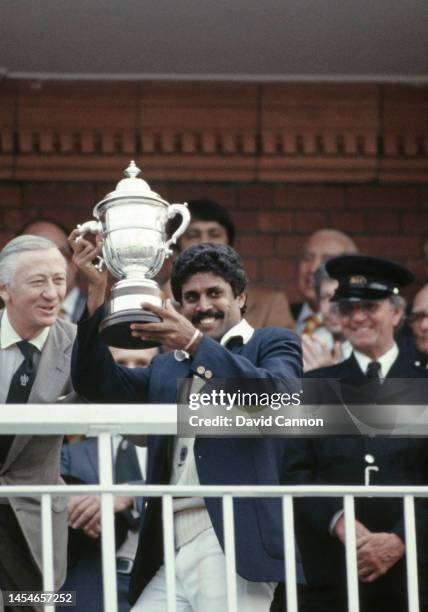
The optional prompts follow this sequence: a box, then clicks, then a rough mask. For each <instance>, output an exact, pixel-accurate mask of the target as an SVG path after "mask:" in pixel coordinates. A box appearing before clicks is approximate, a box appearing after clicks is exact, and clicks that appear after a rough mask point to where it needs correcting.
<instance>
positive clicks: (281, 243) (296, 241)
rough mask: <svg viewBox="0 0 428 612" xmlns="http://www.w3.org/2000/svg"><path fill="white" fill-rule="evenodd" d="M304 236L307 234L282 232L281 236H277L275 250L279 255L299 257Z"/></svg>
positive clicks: (304, 239)
mask: <svg viewBox="0 0 428 612" xmlns="http://www.w3.org/2000/svg"><path fill="white" fill-rule="evenodd" d="M308 236H309V234H308ZM306 238H307V236H302V235H300V236H295V235H293V234H282V235H281V236H277V237H276V247H275V252H276V254H277V255H280V256H284V255H285V256H293V257H300V255H301V254H302V251H303V247H304V244H305V242H306Z"/></svg>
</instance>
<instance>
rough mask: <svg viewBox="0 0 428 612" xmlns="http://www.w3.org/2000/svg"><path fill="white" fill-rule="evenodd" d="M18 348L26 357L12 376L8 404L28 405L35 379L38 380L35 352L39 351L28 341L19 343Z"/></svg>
mask: <svg viewBox="0 0 428 612" xmlns="http://www.w3.org/2000/svg"><path fill="white" fill-rule="evenodd" d="M16 346H17V347H18V348H19V350H20V351H21V353H22V354H23V355H24V361H23V362H22V363H21V365H20V366H19V368H18V369H17V370H16V372H15V374H14V375H13V376H12V380H11V381H10V387H9V393H8V394H7V399H6V404H26V403H27V402H28V398H29V396H30V391H31V387H32V386H33V382H34V379H35V378H36V368H35V366H34V359H33V357H34V352H35V351H36V350H37V349H36V347H35V346H33V345H32V344H30V343H29V342H27V341H26V340H21V342H17V343H16Z"/></svg>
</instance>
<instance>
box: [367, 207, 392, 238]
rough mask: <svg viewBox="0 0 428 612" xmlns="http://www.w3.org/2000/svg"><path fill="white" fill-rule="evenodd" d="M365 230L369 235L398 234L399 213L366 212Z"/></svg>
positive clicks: (385, 211) (386, 211)
mask: <svg viewBox="0 0 428 612" xmlns="http://www.w3.org/2000/svg"><path fill="white" fill-rule="evenodd" d="M366 229H367V232H368V233H370V234H386V233H391V234H392V233H396V232H399V230H400V213H399V212H392V211H390V210H376V211H372V210H369V211H367V212H366Z"/></svg>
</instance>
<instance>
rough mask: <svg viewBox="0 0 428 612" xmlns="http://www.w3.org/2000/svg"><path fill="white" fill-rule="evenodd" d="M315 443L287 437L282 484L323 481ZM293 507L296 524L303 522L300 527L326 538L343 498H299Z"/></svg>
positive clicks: (306, 439) (341, 506)
mask: <svg viewBox="0 0 428 612" xmlns="http://www.w3.org/2000/svg"><path fill="white" fill-rule="evenodd" d="M315 444H316V440H311V439H308V438H295V439H289V440H287V447H286V450H285V452H284V463H283V469H282V478H281V484H286V485H311V484H313V485H315V484H323V483H321V482H318V480H317V475H316V473H317V472H316V466H317V456H316V450H315V448H314V445H315ZM294 507H295V516H296V523H298V524H299V523H300V526H301V528H303V529H308V530H310V531H311V532H312V533H314V532H318V534H319V535H321V536H324V537H325V536H329V535H331V534H330V525H331V521H332V519H333V517H334V515H335V514H336V513H337V512H339V511H340V510H342V509H343V501H342V498H336V497H324V498H321V497H306V496H305V497H296V498H295V501H294Z"/></svg>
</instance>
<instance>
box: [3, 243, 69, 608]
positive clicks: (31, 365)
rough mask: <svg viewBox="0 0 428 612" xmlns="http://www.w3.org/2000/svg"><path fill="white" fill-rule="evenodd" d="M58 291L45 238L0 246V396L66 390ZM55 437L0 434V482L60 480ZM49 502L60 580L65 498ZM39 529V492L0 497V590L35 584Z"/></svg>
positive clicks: (6, 399) (53, 255)
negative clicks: (1, 304)
mask: <svg viewBox="0 0 428 612" xmlns="http://www.w3.org/2000/svg"><path fill="white" fill-rule="evenodd" d="M65 291H66V261H65V259H64V257H63V256H62V255H61V253H60V252H59V250H58V249H57V247H56V246H55V244H53V243H52V242H50V241H49V240H47V239H45V238H40V237H35V236H21V237H18V238H15V239H14V240H11V241H10V242H9V243H8V244H7V245H6V246H5V247H4V248H3V250H2V251H1V252H0V296H1V298H2V299H3V301H4V304H5V309H4V310H3V311H2V312H1V313H0V382H1V384H0V402H1V403H6V404H8V403H11V404H12V403H26V402H30V403H52V402H55V401H57V400H58V398H60V397H61V396H65V395H66V394H71V395H72V394H73V390H72V386H71V382H70V359H71V350H72V345H73V340H74V336H75V326H74V325H73V324H71V323H68V322H66V321H62V320H60V319H58V313H59V309H60V307H61V302H62V300H63V297H64V295H65ZM70 400H71V397H70ZM61 441H62V438H61V437H60V436H28V435H26V436H1V437H0V485H18V484H55V483H60V477H59V457H60V451H61ZM52 510H53V516H52V518H53V530H54V531H53V535H54V563H55V585H56V587H57V588H59V587H60V585H61V584H62V582H63V581H64V577H65V570H66V550H67V519H66V500H65V499H63V498H53V501H52ZM40 534H41V522H40V501H39V500H37V499H30V498H17V497H11V498H5V497H1V498H0V541H1V554H0V588H1V590H9V591H23V590H33V591H37V590H41V587H42V577H41V565H42V551H41V535H40ZM5 605H6V606H7V602H5ZM0 609H1V606H0ZM14 609H15V608H14V607H13V606H7V607H6V610H14ZM34 609H39V608H37V606H35V607H34Z"/></svg>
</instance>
